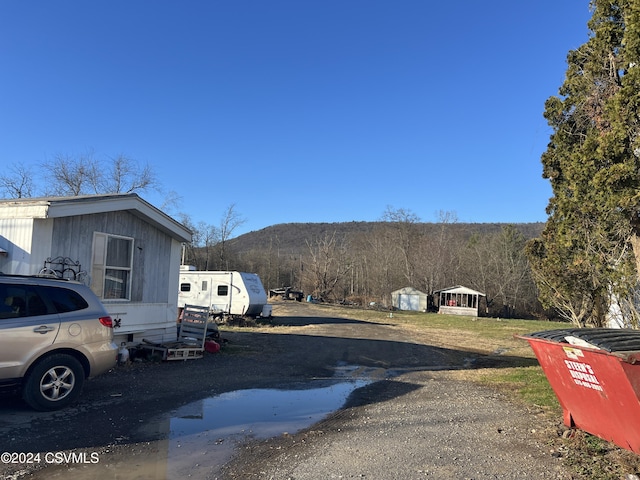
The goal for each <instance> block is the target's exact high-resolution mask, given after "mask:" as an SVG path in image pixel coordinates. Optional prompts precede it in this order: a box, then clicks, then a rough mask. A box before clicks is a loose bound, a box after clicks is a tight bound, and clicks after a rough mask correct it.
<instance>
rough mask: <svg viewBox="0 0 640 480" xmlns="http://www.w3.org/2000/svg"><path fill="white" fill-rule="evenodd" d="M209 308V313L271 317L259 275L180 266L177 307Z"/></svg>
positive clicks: (269, 306)
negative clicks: (194, 306)
mask: <svg viewBox="0 0 640 480" xmlns="http://www.w3.org/2000/svg"><path fill="white" fill-rule="evenodd" d="M185 305H198V306H202V307H208V308H209V310H210V312H211V314H212V315H218V316H225V315H229V316H241V317H253V318H256V317H262V318H271V314H272V307H271V305H269V304H268V303H267V293H266V292H265V291H264V287H263V286H262V281H261V280H260V277H259V276H258V275H257V274H255V273H247V272H223V271H204V270H195V267H192V266H189V265H182V266H181V267H180V291H179V292H178V308H179V309H183V308H184V306H185Z"/></svg>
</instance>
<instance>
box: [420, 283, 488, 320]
mask: <svg viewBox="0 0 640 480" xmlns="http://www.w3.org/2000/svg"><path fill="white" fill-rule="evenodd" d="M433 294H434V297H435V299H436V302H437V305H438V313H446V314H448V315H469V316H475V317H477V316H478V311H479V306H480V299H481V297H486V295H485V294H484V293H482V292H478V291H476V290H472V289H471V288H467V287H463V286H462V285H456V286H455V287H449V288H445V289H443V290H436V291H435V292H433Z"/></svg>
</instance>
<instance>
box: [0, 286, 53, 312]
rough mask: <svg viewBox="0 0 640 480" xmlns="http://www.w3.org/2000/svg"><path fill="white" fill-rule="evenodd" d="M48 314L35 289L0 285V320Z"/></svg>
mask: <svg viewBox="0 0 640 480" xmlns="http://www.w3.org/2000/svg"><path fill="white" fill-rule="evenodd" d="M48 313H54V312H50V311H49V309H48V308H47V305H46V303H45V302H44V300H43V299H42V297H41V296H40V294H39V293H38V291H37V290H36V288H35V287H32V286H28V285H26V286H25V285H0V319H2V318H16V317H27V316H29V317H35V316H38V315H47V314H48Z"/></svg>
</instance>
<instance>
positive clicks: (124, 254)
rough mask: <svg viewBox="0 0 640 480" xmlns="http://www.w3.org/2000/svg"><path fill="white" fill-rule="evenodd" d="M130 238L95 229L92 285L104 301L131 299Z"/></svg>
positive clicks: (131, 260) (131, 244)
mask: <svg viewBox="0 0 640 480" xmlns="http://www.w3.org/2000/svg"><path fill="white" fill-rule="evenodd" d="M132 267H133V238H129V237H121V236H118V235H110V234H108V233H100V232H95V233H94V234H93V262H92V270H91V288H92V290H93V291H94V292H95V293H96V295H98V297H100V298H101V299H103V300H131V273H132Z"/></svg>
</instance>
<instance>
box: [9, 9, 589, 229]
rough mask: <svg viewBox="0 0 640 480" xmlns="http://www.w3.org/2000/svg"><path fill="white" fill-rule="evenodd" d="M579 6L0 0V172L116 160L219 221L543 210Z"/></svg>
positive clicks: (468, 216) (197, 216) (154, 196)
mask: <svg viewBox="0 0 640 480" xmlns="http://www.w3.org/2000/svg"><path fill="white" fill-rule="evenodd" d="M588 4H589V2H588V0H581V1H576V0H537V1H535V2H516V1H513V0H487V1H483V2H480V1H478V0H458V1H453V2H435V1H430V0H393V1H391V0H385V1H381V0H340V1H338V0H253V1H248V0H227V1H217V0H180V1H178V0H173V1H167V0H147V1H142V0H138V1H135V0H109V1H106V0H103V1H99V0H98V1H90V2H88V1H86V0H84V1H80V0H57V1H55V2H52V1H44V0H36V1H29V2H25V1H20V0H4V1H2V2H0V62H1V67H0V68H1V74H0V165H5V166H6V165H11V164H19V163H22V164H25V165H31V166H34V168H36V169H37V167H38V166H39V165H41V164H42V163H44V162H47V161H50V160H51V159H53V158H54V157H55V156H58V155H65V156H78V155H82V154H86V153H87V152H92V153H93V155H94V157H95V158H98V159H107V158H109V157H115V156H118V155H121V154H122V155H126V156H127V157H130V158H132V159H134V160H136V161H138V162H140V163H142V164H144V163H149V164H150V165H151V166H152V167H153V168H154V170H155V172H156V173H157V175H158V179H159V181H160V183H161V184H162V186H163V188H164V189H165V191H169V190H173V191H175V192H176V193H177V194H178V195H179V196H180V204H179V205H178V206H177V207H175V208H173V210H171V211H170V213H172V214H176V215H177V213H178V212H186V213H187V214H189V215H190V217H191V218H192V219H193V221H194V222H196V223H197V222H200V221H203V222H206V223H210V224H214V225H215V224H218V223H219V222H220V220H221V218H222V216H223V213H224V212H225V211H226V209H227V208H228V207H229V206H230V205H231V204H235V209H236V212H237V213H238V214H239V215H241V216H242V217H243V218H244V219H245V220H246V222H245V224H244V225H243V226H242V227H241V228H239V229H238V230H237V231H236V232H235V233H236V234H242V233H246V232H248V231H253V230H259V229H261V228H264V227H267V226H270V225H275V224H279V223H290V222H346V221H374V220H377V219H379V218H380V217H381V216H382V214H383V213H384V211H385V210H386V208H387V207H388V206H389V207H391V208H394V209H400V208H402V209H406V210H410V211H412V212H413V213H415V214H416V215H417V216H418V217H419V218H420V219H421V220H423V221H437V220H438V217H437V212H439V211H450V212H455V214H456V215H457V218H458V221H461V222H536V221H545V220H546V213H545V207H546V205H547V202H548V199H549V197H550V196H551V189H550V187H549V184H548V182H547V181H546V180H544V179H542V178H541V170H542V167H541V163H540V155H541V153H542V152H543V151H544V150H545V148H546V145H547V143H548V140H549V135H550V129H549V128H548V126H547V124H546V122H545V120H544V118H543V116H542V113H543V110H544V102H545V100H546V99H547V98H548V97H549V96H551V95H555V94H557V91H558V88H559V87H560V85H561V84H562V81H563V79H564V73H565V70H566V55H567V52H568V51H569V50H570V49H573V48H577V47H579V46H580V45H581V44H582V43H584V42H585V41H586V40H587V38H588V30H587V26H586V24H587V21H588V20H589V18H590V16H591V15H590V11H589V8H588ZM43 175H44V174H43ZM142 196H143V198H145V199H146V200H148V201H149V202H151V203H152V204H154V205H156V206H161V205H162V204H163V202H164V198H163V195H162V194H158V193H146V194H142Z"/></svg>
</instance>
